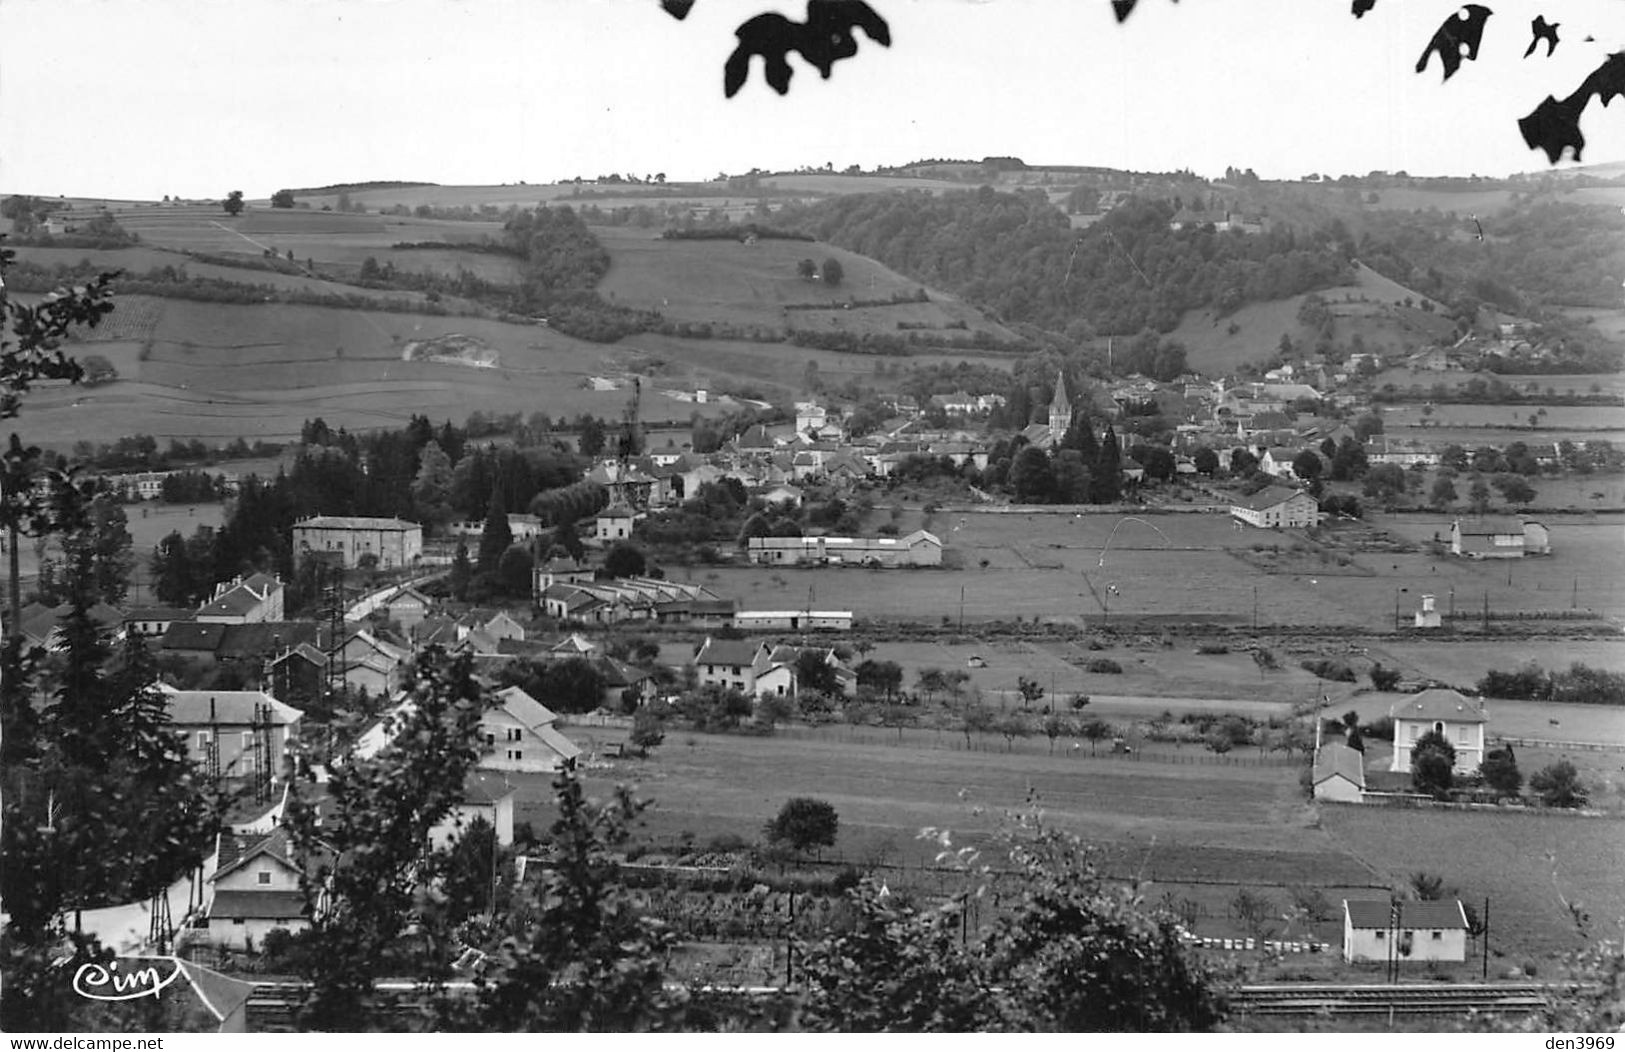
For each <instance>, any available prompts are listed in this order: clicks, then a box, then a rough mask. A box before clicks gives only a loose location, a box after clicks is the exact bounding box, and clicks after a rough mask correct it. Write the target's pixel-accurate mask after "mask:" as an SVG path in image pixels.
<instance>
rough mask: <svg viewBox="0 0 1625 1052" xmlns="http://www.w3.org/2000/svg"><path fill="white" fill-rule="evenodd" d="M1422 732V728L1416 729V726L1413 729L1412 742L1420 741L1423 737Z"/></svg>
mask: <svg viewBox="0 0 1625 1052" xmlns="http://www.w3.org/2000/svg"><path fill="white" fill-rule="evenodd" d="M1421 730H1422V728H1420V727H1416V726H1412V727H1411V741H1415V740H1416V739H1418V738H1420V737H1421V736H1422V734H1421Z"/></svg>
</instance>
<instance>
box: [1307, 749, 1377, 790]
mask: <svg viewBox="0 0 1625 1052" xmlns="http://www.w3.org/2000/svg"><path fill="white" fill-rule="evenodd" d="M1312 778H1313V784H1314V788H1315V799H1316V800H1334V801H1337V802H1338V803H1344V804H1357V803H1359V802H1360V794H1361V793H1363V792H1364V791H1365V755H1364V754H1363V753H1361V752H1360V750H1358V749H1351V748H1349V747H1348V746H1347V745H1338V744H1336V743H1332V744H1330V745H1322V746H1321V747H1320V749H1319V750H1317V751H1316V753H1315V767H1314V771H1313V774H1312Z"/></svg>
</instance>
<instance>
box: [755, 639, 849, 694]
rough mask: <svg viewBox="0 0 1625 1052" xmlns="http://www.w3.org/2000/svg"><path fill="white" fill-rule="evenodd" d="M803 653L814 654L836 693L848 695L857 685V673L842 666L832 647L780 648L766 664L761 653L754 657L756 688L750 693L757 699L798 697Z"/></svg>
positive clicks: (771, 654)
mask: <svg viewBox="0 0 1625 1052" xmlns="http://www.w3.org/2000/svg"><path fill="white" fill-rule="evenodd" d="M802 654H812V655H815V656H816V657H817V659H818V661H819V662H821V663H822V664H824V665H826V666H828V667H829V669H830V675H831V677H832V679H833V681H834V684H835V689H836V691H837V693H839V694H841V695H843V696H845V695H848V694H850V693H851V692H852V691H853V689H854V688H855V687H856V686H857V682H858V676H857V673H855V672H853V671H852V670H851V669H849V668H847V667H846V666H845V665H843V664H842V663H841V659H840V658H839V657H838V656H837V655H836V653H835V650H834V648H824V647H805V648H804V647H792V646H780V647H774V648H773V650H772V651H771V652H769V653H767V654H766V660H765V661H763V660H762V657H763V655H762V654H761V653H758V654H757V663H756V689H755V691H753V693H754V694H755V695H756V696H757V697H758V698H767V697H779V698H787V697H795V696H796V695H797V694H799V693H800V692H801V672H800V668H799V662H800V660H801V655H802Z"/></svg>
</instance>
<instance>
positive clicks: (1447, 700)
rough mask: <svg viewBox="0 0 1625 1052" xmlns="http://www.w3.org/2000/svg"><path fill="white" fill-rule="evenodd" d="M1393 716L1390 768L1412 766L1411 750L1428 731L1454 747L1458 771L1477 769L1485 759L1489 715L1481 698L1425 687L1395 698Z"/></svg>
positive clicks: (1392, 706)
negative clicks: (1476, 699)
mask: <svg viewBox="0 0 1625 1052" xmlns="http://www.w3.org/2000/svg"><path fill="white" fill-rule="evenodd" d="M1388 715H1390V716H1392V717H1393V720H1394V759H1393V763H1392V765H1391V766H1390V767H1389V770H1391V771H1409V770H1410V769H1411V750H1412V749H1413V748H1414V747H1415V745H1416V743H1417V742H1418V741H1419V740H1421V738H1422V737H1423V736H1424V735H1425V734H1427V733H1428V732H1429V731H1438V732H1439V733H1440V734H1442V735H1444V738H1445V740H1446V741H1448V742H1449V743H1450V745H1451V747H1452V748H1454V749H1455V750H1456V764H1455V770H1456V772H1457V773H1458V774H1465V773H1467V772H1469V771H1476V770H1477V769H1478V765H1479V764H1480V763H1482V762H1483V760H1484V732H1485V729H1486V728H1487V727H1488V725H1489V722H1490V718H1489V714H1488V713H1486V712H1485V710H1484V706H1483V704H1482V703H1480V702H1476V701H1473V700H1472V699H1470V698H1468V697H1466V696H1465V695H1463V694H1462V693H1460V692H1459V691H1454V690H1449V689H1447V688H1444V687H1435V688H1433V689H1431V690H1424V691H1422V692H1421V693H1420V694H1412V695H1410V696H1409V697H1406V698H1404V699H1402V700H1400V701H1396V702H1394V703H1393V705H1391V706H1389V708H1388Z"/></svg>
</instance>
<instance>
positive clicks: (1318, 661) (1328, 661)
mask: <svg viewBox="0 0 1625 1052" xmlns="http://www.w3.org/2000/svg"><path fill="white" fill-rule="evenodd" d="M1299 667H1301V668H1303V669H1306V670H1307V671H1309V672H1313V673H1314V674H1315V675H1316V676H1319V677H1320V678H1321V679H1329V680H1335V681H1336V682H1338V683H1353V682H1355V681H1356V679H1358V677H1357V676H1355V674H1354V670H1353V669H1352V668H1350V667H1349V664H1348V662H1346V661H1339V660H1338V659H1336V658H1308V659H1306V660H1304V661H1302V662H1299Z"/></svg>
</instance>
